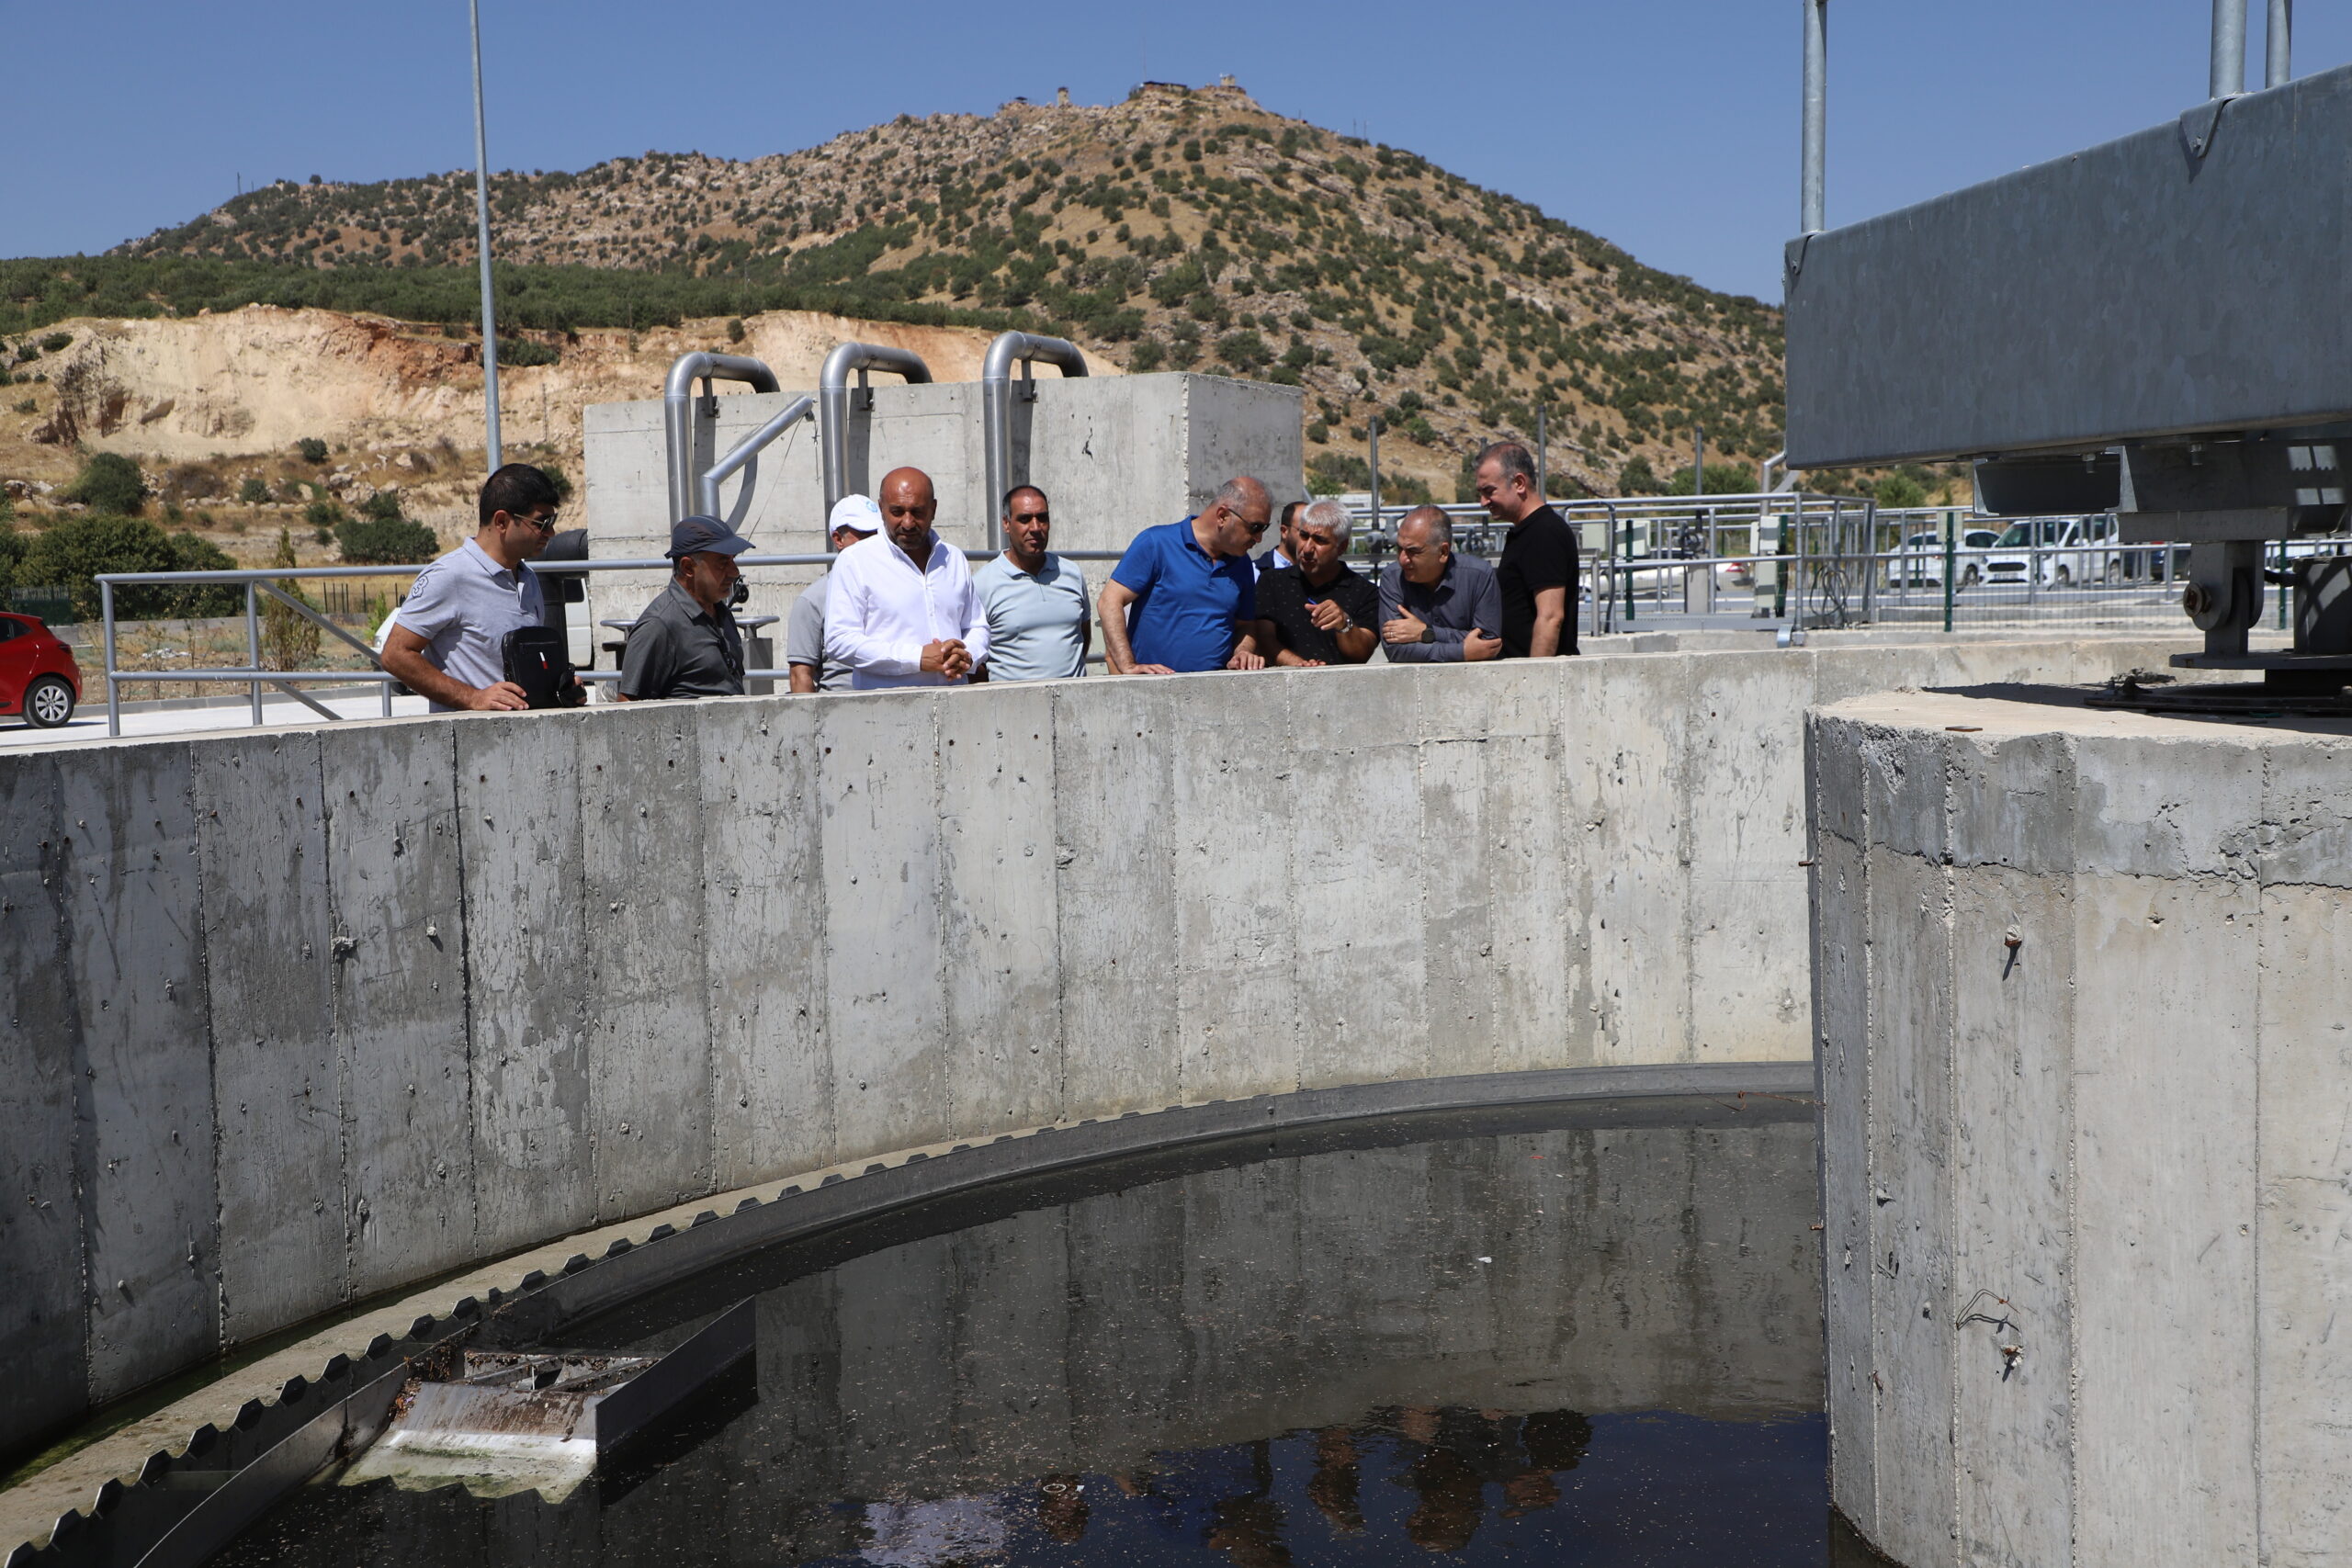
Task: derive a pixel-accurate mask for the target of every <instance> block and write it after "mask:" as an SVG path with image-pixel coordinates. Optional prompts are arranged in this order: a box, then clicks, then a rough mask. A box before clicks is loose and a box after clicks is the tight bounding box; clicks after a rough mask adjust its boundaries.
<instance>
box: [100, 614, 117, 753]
mask: <svg viewBox="0 0 2352 1568" xmlns="http://www.w3.org/2000/svg"><path fill="white" fill-rule="evenodd" d="M98 610H99V614H100V615H102V616H103V617H104V621H105V625H106V645H107V734H108V735H120V734H121V733H122V693H121V692H120V690H119V688H118V687H117V686H116V684H115V659H114V584H113V583H111V582H101V583H99V584H98Z"/></svg>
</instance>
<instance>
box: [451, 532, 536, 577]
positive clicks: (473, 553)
mask: <svg viewBox="0 0 2352 1568" xmlns="http://www.w3.org/2000/svg"><path fill="white" fill-rule="evenodd" d="M458 554H459V555H461V556H464V557H465V558H467V560H468V561H469V562H470V563H471V564H472V566H473V569H474V570H476V571H479V572H481V574H482V575H483V576H484V577H508V576H512V577H513V578H514V579H515V581H521V580H522V575H523V574H522V570H521V568H519V567H518V568H515V569H513V570H510V569H508V568H506V567H503V566H501V565H499V564H498V562H497V561H495V560H493V559H492V558H491V554H490V552H489V551H488V550H485V549H483V548H482V547H481V545H480V544H478V543H476V542H475V541H474V540H472V539H470V538H469V539H468V540H467V541H466V542H465V543H464V544H462V545H459V546H458ZM526 564H527V563H526Z"/></svg>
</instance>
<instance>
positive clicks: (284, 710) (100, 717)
mask: <svg viewBox="0 0 2352 1568" xmlns="http://www.w3.org/2000/svg"><path fill="white" fill-rule="evenodd" d="M102 689H103V683H102ZM322 701H323V702H324V703H325V705H326V706H328V707H330V708H333V709H334V711H335V712H336V713H338V714H340V715H342V716H344V717H345V718H379V717H381V716H383V712H384V705H383V699H382V698H381V697H379V696H378V695H377V694H374V693H372V692H370V693H368V694H364V695H360V696H347V697H328V698H324V699H322ZM392 712H393V714H394V715H395V716H401V717H411V716H416V715H419V714H422V713H423V712H424V698H423V697H394V698H393V699H392ZM262 719H263V722H264V723H265V724H266V725H267V726H268V727H269V728H280V727H284V728H301V727H305V726H310V725H317V724H323V723H324V722H326V721H325V720H323V719H322V718H320V717H319V716H318V715H317V714H315V713H312V712H311V710H310V709H309V708H307V707H304V706H303V705H301V704H300V703H298V702H295V701H293V700H292V699H290V698H284V697H277V698H269V699H266V700H265V701H264V702H263V705H262ZM252 722H253V708H252V706H251V705H249V704H247V703H246V702H244V701H243V699H240V700H238V701H236V702H233V703H225V704H222V705H220V706H219V707H202V708H154V707H146V706H141V705H127V706H126V707H125V708H124V709H123V715H122V733H123V737H124V739H130V738H132V737H141V738H153V737H154V736H158V735H189V734H198V733H202V732H205V731H209V730H221V729H244V728H249V727H250V726H251V724H252ZM104 739H107V705H106V704H105V703H104V702H103V701H101V702H98V703H95V704H90V703H85V704H84V705H82V706H81V707H79V708H77V709H75V710H74V718H73V721H72V722H71V723H69V724H67V725H65V726H64V727H63V728H58V729H36V728H33V727H32V726H31V725H29V724H25V723H23V722H21V721H18V720H11V719H0V748H16V749H25V748H40V747H44V746H71V745H77V744H80V743H82V742H84V741H89V740H104Z"/></svg>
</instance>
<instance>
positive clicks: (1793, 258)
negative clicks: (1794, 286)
mask: <svg viewBox="0 0 2352 1568" xmlns="http://www.w3.org/2000/svg"><path fill="white" fill-rule="evenodd" d="M1812 244H1813V236H1812V235H1811V234H1810V233H1805V234H1799V235H1798V236H1797V237H1796V238H1795V239H1793V240H1791V241H1790V242H1789V243H1788V244H1787V245H1786V246H1784V247H1783V248H1782V249H1781V273H1782V275H1783V277H1784V280H1785V281H1786V282H1788V283H1794V282H1795V281H1796V280H1797V275H1798V274H1799V273H1801V272H1803V271H1804V253H1805V251H1806V250H1807V248H1809V247H1810V246H1811V245H1812Z"/></svg>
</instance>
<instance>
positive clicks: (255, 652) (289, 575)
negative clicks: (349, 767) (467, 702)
mask: <svg viewBox="0 0 2352 1568" xmlns="http://www.w3.org/2000/svg"><path fill="white" fill-rule="evenodd" d="M997 553H998V552H996V551H993V550H966V551H965V552H964V556H965V558H966V559H967V560H972V561H984V560H987V559H989V558H990V557H991V556H993V555H995V554H997ZM1054 553H1055V554H1057V555H1058V556H1060V557H1061V558H1063V559H1065V560H1117V559H1118V558H1120V556H1121V555H1123V554H1125V552H1124V551H1120V550H1057V551H1056V552H1054ZM835 559H836V557H834V556H832V555H831V554H824V555H756V554H746V555H742V556H739V557H737V558H736V564H737V565H738V566H742V567H763V566H831V564H832V563H833V561H834V560H835ZM671 564H672V563H671V562H670V561H669V560H667V559H666V558H659V557H657V558H653V559H650V560H580V561H564V562H561V563H560V564H557V565H551V566H548V567H547V568H544V569H541V570H539V575H540V576H541V577H542V578H560V577H567V576H570V575H571V574H573V573H575V572H577V573H583V574H584V573H587V572H594V571H658V572H662V573H663V574H665V575H666V574H667V573H668V572H669V571H670V570H671ZM420 570H423V569H422V568H421V567H417V566H286V567H241V568H237V569H235V570H221V571H113V572H105V573H101V574H100V575H99V576H97V577H96V579H94V581H96V583H97V585H98V604H99V613H100V618H101V620H102V621H103V623H104V626H105V641H104V649H105V654H106V682H107V734H108V735H110V736H119V735H120V734H121V733H122V686H123V684H124V683H125V682H180V683H194V682H206V681H210V682H226V683H230V684H242V685H245V686H249V687H250V688H251V691H252V697H253V722H254V724H255V725H259V724H261V723H262V722H263V718H262V693H263V690H264V688H265V687H268V688H274V689H276V690H277V691H278V692H281V693H283V694H285V695H287V696H289V697H292V698H293V699H294V700H295V701H296V702H299V703H300V704H301V705H303V706H305V707H307V708H309V709H310V710H311V712H313V713H315V714H317V715H318V716H320V717H322V718H324V719H328V720H330V721H335V722H340V721H341V720H342V718H343V715H341V714H339V713H336V712H335V711H334V709H332V708H330V707H328V706H327V705H325V704H323V703H321V702H319V701H317V700H316V699H314V698H312V697H311V695H310V694H308V693H306V692H304V691H303V690H301V686H302V684H303V683H304V682H308V683H311V684H319V683H322V682H334V683H335V684H338V685H345V686H349V685H363V686H369V685H371V686H375V687H378V688H379V691H380V693H381V696H382V702H383V716H384V717H386V718H390V716H391V715H392V692H393V688H394V687H396V686H398V685H399V684H400V682H399V680H398V679H397V678H396V677H394V676H393V675H391V674H390V673H388V672H387V671H385V669H384V667H383V665H382V663H381V662H380V661H379V660H378V659H377V656H376V650H375V649H374V648H373V647H371V646H369V645H368V643H366V642H364V641H362V640H361V639H360V638H358V637H354V636H352V635H351V633H350V631H349V630H348V629H346V628H345V627H343V626H337V625H335V624H334V621H332V620H330V619H329V618H328V617H327V616H325V615H322V614H321V613H320V612H319V610H318V608H317V607H316V606H315V605H311V604H304V603H303V602H302V601H301V600H300V599H299V598H297V597H296V596H294V595H293V594H291V593H288V592H284V591H283V590H282V589H280V588H278V587H277V584H279V583H282V582H288V581H292V580H294V579H298V578H307V579H318V578H354V577H357V578H376V577H414V576H415V575H416V574H417V572H418V571H420ZM198 582H220V583H234V584H238V585H241V586H242V587H243V589H244V591H245V655H246V660H247V662H246V664H245V665H244V666H243V667H234V666H229V667H221V668H217V669H203V670H125V669H123V668H122V665H121V659H120V656H119V647H118V644H117V641H116V626H117V622H116V618H115V607H114V601H115V590H116V589H118V588H123V587H130V586H132V585H134V584H158V583H160V584H169V585H173V586H181V585H186V584H189V583H198ZM265 598H266V599H268V600H269V601H270V602H272V603H274V604H280V605H283V606H284V607H285V608H286V609H288V610H289V611H291V612H292V613H294V614H295V615H300V616H301V617H302V618H303V619H304V620H306V621H309V622H311V624H313V625H315V626H318V627H319V628H320V630H321V632H322V633H323V634H325V635H329V636H332V637H334V638H335V639H336V640H337V641H339V642H341V643H343V644H345V646H347V647H349V648H350V649H353V650H354V651H355V652H356V653H357V654H358V655H359V656H360V657H362V658H364V659H365V660H367V661H368V666H367V668H366V669H363V670H269V669H265V668H263V667H262V661H261V619H262V602H263V600H264V599H265ZM1100 660H1101V655H1099V654H1098V655H1096V656H1095V661H1097V662H1099V661H1100ZM579 673H580V678H581V680H582V682H589V683H592V684H593V683H594V682H605V681H617V680H618V679H620V671H616V670H583V671H580V672H579ZM743 678H744V679H745V680H746V681H785V680H789V679H790V678H791V671H788V670H746V671H744V672H743Z"/></svg>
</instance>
